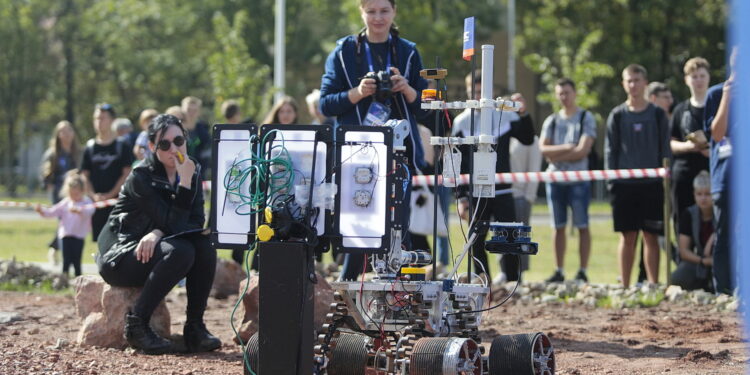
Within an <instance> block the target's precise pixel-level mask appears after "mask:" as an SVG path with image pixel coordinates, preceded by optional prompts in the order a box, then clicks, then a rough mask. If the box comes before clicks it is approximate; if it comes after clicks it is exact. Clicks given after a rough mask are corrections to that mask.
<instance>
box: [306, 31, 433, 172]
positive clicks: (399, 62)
mask: <svg viewBox="0 0 750 375" xmlns="http://www.w3.org/2000/svg"><path fill="white" fill-rule="evenodd" d="M358 39H359V37H358V36H357V35H349V36H347V37H344V38H341V39H339V40H338V41H337V42H336V48H334V49H333V52H331V54H330V55H328V58H327V59H326V65H325V73H323V78H322V81H321V84H320V108H321V111H322V112H323V114H324V115H326V116H328V117H335V118H336V124H335V126H338V125H361V124H362V120H363V119H364V117H365V115H367V110H368V108H369V107H370V103H372V100H373V99H372V96H369V97H367V98H364V99H362V100H360V101H359V102H358V103H357V104H356V105H355V104H352V102H351V101H349V94H348V91H349V90H350V89H352V88H354V87H356V86H358V85H359V81H360V79H361V78H362V77H364V76H365V74H367V72H368V70H369V69H368V66H367V58H366V57H365V54H364V47H363V45H362V43H360V42H358ZM392 43H395V52H396V53H395V55H396V56H395V58H394V59H393V66H395V67H396V68H398V70H399V71H400V72H401V74H402V75H403V76H404V78H406V80H407V81H408V82H409V86H411V87H412V88H413V89H414V90H416V91H417V99H416V100H415V101H414V102H413V103H407V102H406V99H405V98H404V96H403V95H402V94H400V93H399V94H397V95H395V96H394V97H393V101H394V102H396V105H398V106H399V107H400V108H401V110H402V111H404V109H405V111H404V112H405V114H406V116H407V117H408V120H409V123H410V124H411V134H410V136H409V138H408V139H407V143H410V145H408V146H407V147H410V148H411V150H412V153H413V154H412V155H409V158H410V159H411V160H412V163H413V166H416V167H417V168H418V169H422V168H424V167H425V166H426V163H425V160H424V150H423V149H422V142H419V141H418V142H414V139H417V137H419V131H418V129H417V119H416V113H417V112H418V111H420V110H421V109H420V103H421V100H420V98H421V96H422V90H423V89H425V88H427V81H426V80H425V79H424V78H422V77H420V75H419V71H420V70H422V58H421V57H420V56H419V52H418V51H417V47H416V44H414V43H413V42H410V41H408V40H406V39H403V38H400V37H394V38H393V39H392ZM395 114H398V110H397V109H393V110H392V111H391V118H393V116H394V115H395Z"/></svg>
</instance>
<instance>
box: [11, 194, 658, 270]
mask: <svg viewBox="0 0 750 375" xmlns="http://www.w3.org/2000/svg"><path fill="white" fill-rule="evenodd" d="M533 212H534V213H546V212H547V207H546V205H544V204H537V205H534V208H533ZM609 212H610V211H609V205H608V204H607V203H593V204H592V208H591V213H592V214H596V213H600V214H609ZM452 224H453V225H452V228H451V243H452V245H453V254H454V257H457V256H458V255H459V252H460V251H461V249H462V248H463V243H464V242H463V241H464V240H463V236H462V235H461V231H460V229H459V227H458V224H457V223H452ZM56 226H57V222H56V221H55V220H49V219H42V218H40V219H39V220H16V221H4V220H0V259H10V258H12V257H16V259H18V260H19V261H37V262H44V261H46V260H47V245H48V244H49V242H50V240H51V239H52V235H53V234H54V233H55V230H56ZM566 233H567V234H568V244H567V252H566V257H565V274H566V276H567V277H572V276H573V275H575V273H576V272H577V270H578V266H579V265H578V234H577V231H574V232H571V231H570V230H567V231H566ZM591 233H592V251H591V258H590V261H589V267H588V276H589V281H590V282H593V283H615V282H616V281H617V277H618V276H619V266H618V257H617V243H618V239H619V236H618V234H617V233H615V232H614V231H613V230H612V221H611V220H604V221H601V220H599V221H596V220H595V221H592V222H591ZM532 240H533V241H534V242H537V243H539V253H538V254H537V255H535V256H532V257H531V267H530V269H529V271H528V272H526V273H525V274H524V277H525V280H527V281H541V280H544V279H546V278H547V277H549V276H550V275H551V274H552V272H553V271H554V269H555V261H554V259H555V258H554V250H553V248H552V228H551V227H550V226H549V225H547V224H540V225H536V226H534V228H533V233H532ZM430 243H432V241H431V240H430ZM96 251H97V247H96V243H94V242H92V241H91V239H90V237H87V239H86V244H85V247H84V252H83V254H84V255H83V262H84V263H93V261H94V260H93V256H92V254H94V253H96ZM219 257H221V258H224V259H230V258H231V251H228V250H220V251H219ZM324 259H325V260H326V261H330V259H331V257H330V253H329V254H326V256H325V258H324ZM665 259H666V258H664V257H662V263H661V266H660V277H659V280H661V281H662V282H664V281H665V280H666V277H665V275H666V270H665V266H664V262H665ZM465 269H466V263H465V261H464V263H463V264H462V265H461V268H460V269H459V270H460V271H461V272H464V271H463V270H465ZM498 270H499V267H498V263H497V260H496V256H495V255H492V254H490V272H491V274H492V275H497V273H498ZM636 271H637V267H633V276H632V277H631V280H635V278H636V276H637V274H636Z"/></svg>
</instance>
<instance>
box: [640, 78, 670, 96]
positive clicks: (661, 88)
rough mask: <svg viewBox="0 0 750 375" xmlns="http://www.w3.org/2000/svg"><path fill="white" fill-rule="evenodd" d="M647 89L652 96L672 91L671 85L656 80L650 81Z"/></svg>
mask: <svg viewBox="0 0 750 375" xmlns="http://www.w3.org/2000/svg"><path fill="white" fill-rule="evenodd" d="M646 89H647V91H648V96H652V95H657V96H658V95H659V94H661V93H663V92H671V90H669V86H667V85H665V84H663V83H661V82H656V81H654V82H651V83H649V84H648V87H647V88H646Z"/></svg>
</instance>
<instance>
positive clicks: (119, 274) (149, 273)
mask: <svg viewBox="0 0 750 375" xmlns="http://www.w3.org/2000/svg"><path fill="white" fill-rule="evenodd" d="M99 273H100V274H101V275H102V278H103V279H104V281H106V282H107V283H108V284H110V285H113V286H120V287H143V290H142V291H141V295H140V296H139V297H138V299H137V300H136V302H135V305H134V306H133V310H132V311H133V313H135V314H136V315H138V316H139V317H141V318H142V319H145V320H146V321H148V320H149V319H150V318H151V314H152V313H153V312H154V310H155V309H156V307H157V306H158V305H159V302H161V300H163V299H164V297H166V295H167V293H169V291H170V290H172V288H173V287H174V286H175V285H177V283H178V282H179V281H180V280H182V279H183V278H186V279H187V280H186V281H187V284H186V288H187V299H188V303H187V320H188V321H192V320H199V321H200V320H203V312H204V311H205V310H206V301H207V300H208V294H209V293H210V292H211V285H212V284H213V282H214V274H215V273H216V249H214V248H212V247H211V242H210V240H209V239H208V237H207V236H204V235H202V234H199V233H191V234H187V235H184V236H179V237H175V238H169V239H165V240H161V241H159V243H158V244H157V245H156V248H155V249H154V256H153V257H152V258H151V259H150V260H149V261H148V263H145V264H144V263H141V262H140V261H138V260H137V259H136V257H135V251H131V252H129V253H127V254H125V255H124V256H123V257H122V258H121V259H120V260H119V262H118V263H117V264H115V265H114V266H111V265H110V264H109V263H102V264H100V266H99Z"/></svg>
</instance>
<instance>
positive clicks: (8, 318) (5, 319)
mask: <svg viewBox="0 0 750 375" xmlns="http://www.w3.org/2000/svg"><path fill="white" fill-rule="evenodd" d="M19 320H23V318H21V314H18V313H14V312H7V311H0V324H7V323H12V322H17V321H19Z"/></svg>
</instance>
